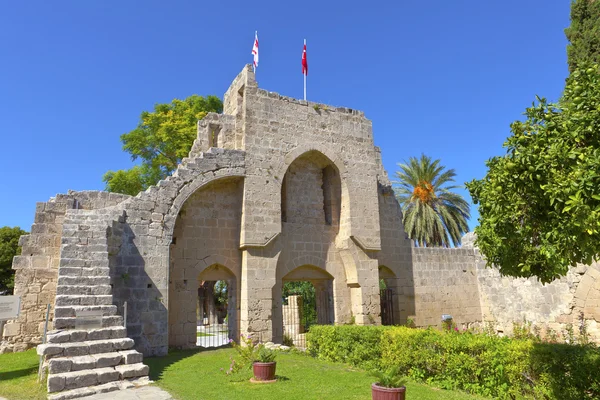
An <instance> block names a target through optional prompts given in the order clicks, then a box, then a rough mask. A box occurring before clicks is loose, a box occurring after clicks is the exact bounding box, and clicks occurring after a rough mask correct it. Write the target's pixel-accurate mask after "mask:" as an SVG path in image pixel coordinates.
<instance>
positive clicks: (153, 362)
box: [144, 345, 231, 381]
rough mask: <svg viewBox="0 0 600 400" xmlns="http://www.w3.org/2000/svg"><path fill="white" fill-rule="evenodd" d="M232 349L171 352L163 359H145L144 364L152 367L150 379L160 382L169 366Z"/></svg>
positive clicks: (199, 348)
mask: <svg viewBox="0 0 600 400" xmlns="http://www.w3.org/2000/svg"><path fill="white" fill-rule="evenodd" d="M230 347H231V346H230V345H225V346H220V347H210V348H204V347H197V348H195V349H189V350H170V351H169V354H167V355H166V356H163V357H148V358H144V364H146V365H148V366H149V367H150V373H149V378H150V379H151V380H153V381H156V380H160V378H161V377H162V374H163V372H164V371H165V369H167V368H168V367H169V366H171V365H173V364H175V363H177V362H179V361H181V360H184V359H186V358H188V357H193V356H195V355H196V354H199V353H204V352H207V351H215V350H220V349H227V348H230Z"/></svg>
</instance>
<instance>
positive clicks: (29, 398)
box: [0, 348, 481, 400]
mask: <svg viewBox="0 0 600 400" xmlns="http://www.w3.org/2000/svg"><path fill="white" fill-rule="evenodd" d="M236 354H237V353H236V352H235V350H233V349H231V348H225V349H218V350H190V351H176V352H172V353H170V354H169V355H168V356H166V357H152V358H147V359H145V360H144V362H145V363H146V364H148V365H149V366H150V378H151V379H152V380H154V381H156V384H157V385H158V386H160V387H162V388H163V389H165V390H167V391H168V392H170V393H171V394H172V395H173V396H174V397H175V398H177V399H181V400H184V399H190V400H191V399H193V400H200V399H207V400H213V399H214V400H229V399H233V400H236V399H240V400H246V399H248V400H252V399H257V400H263V399H264V400H268V399H277V400H281V399H286V400H294V399H298V400H300V399H340V400H341V399H363V400H367V399H370V398H371V383H372V382H373V380H374V378H373V377H372V376H370V375H368V374H367V373H366V372H364V371H361V370H358V369H356V368H352V367H349V366H347V365H344V364H337V363H331V362H327V361H320V360H316V359H313V358H310V357H308V356H305V355H301V354H288V353H280V354H279V355H278V356H277V377H278V381H277V382H276V383H274V384H252V383H250V382H248V380H249V379H250V377H251V372H250V371H243V372H241V373H239V374H236V375H233V376H227V375H225V373H224V372H222V371H221V368H223V369H224V370H227V369H228V368H229V362H230V361H229V357H230V356H235V355H236ZM37 366H38V357H37V355H36V353H35V350H29V351H27V352H24V353H11V354H2V355H0V397H6V398H7V399H9V400H37V399H45V398H46V390H45V386H44V385H40V384H38V383H37ZM406 387H407V391H406V395H407V399H409V400H410V399H414V400H434V399H435V400H441V399H444V400H469V399H470V400H474V399H481V397H475V396H470V395H468V394H465V393H462V392H455V391H448V390H441V389H436V388H432V387H430V386H426V385H421V384H418V383H412V382H409V383H408V384H407V385H406Z"/></svg>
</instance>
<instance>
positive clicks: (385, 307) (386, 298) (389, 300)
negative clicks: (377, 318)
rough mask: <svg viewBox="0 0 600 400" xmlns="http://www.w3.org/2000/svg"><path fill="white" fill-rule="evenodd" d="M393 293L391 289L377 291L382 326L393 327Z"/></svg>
mask: <svg viewBox="0 0 600 400" xmlns="http://www.w3.org/2000/svg"><path fill="white" fill-rule="evenodd" d="M393 296H394V292H393V291H392V289H382V290H380V291H379V303H380V304H381V323H382V324H383V325H394V301H393Z"/></svg>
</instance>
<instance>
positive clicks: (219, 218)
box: [168, 177, 243, 348]
mask: <svg viewBox="0 0 600 400" xmlns="http://www.w3.org/2000/svg"><path fill="white" fill-rule="evenodd" d="M242 201H243V179H240V178H238V177H227V178H222V179H219V180H214V181H212V182H210V183H208V184H205V185H203V186H201V187H199V188H198V189H197V190H196V191H195V192H193V193H192V194H190V195H189V196H188V197H187V199H186V201H185V202H184V203H183V204H182V205H181V208H180V211H179V212H178V214H177V218H176V222H175V224H174V228H173V239H172V242H171V246H170V256H169V271H170V273H169V299H168V310H169V346H172V347H178V348H191V347H195V346H196V344H197V340H196V335H197V330H198V329H199V328H198V326H204V325H205V324H204V322H205V321H204V318H205V314H206V315H207V319H208V323H207V324H208V325H210V324H212V325H214V324H217V323H221V324H223V321H222V318H221V321H219V319H218V318H217V317H216V314H215V313H216V310H215V309H213V310H212V311H211V303H210V301H212V300H210V299H205V301H206V302H205V303H203V306H202V315H198V312H200V311H199V308H200V304H199V301H200V300H199V299H200V297H201V295H202V294H204V295H205V296H209V297H210V296H212V292H211V291H212V290H213V289H214V286H215V284H216V282H217V281H225V282H227V287H228V296H229V297H230V298H229V302H228V303H227V316H228V318H227V323H226V325H227V331H228V336H229V338H232V339H237V336H238V334H239V312H238V310H239V299H240V296H239V288H240V278H241V263H242V256H241V251H240V249H239V238H240V227H241V213H242ZM199 289H200V290H199ZM209 300H210V301H209ZM213 305H214V304H213ZM204 308H206V310H205V309H204ZM206 311H208V312H206ZM211 312H212V313H213V314H211Z"/></svg>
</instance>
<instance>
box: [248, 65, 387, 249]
mask: <svg viewBox="0 0 600 400" xmlns="http://www.w3.org/2000/svg"><path fill="white" fill-rule="evenodd" d="M242 75H245V76H246V84H245V86H244V95H243V96H244V107H245V108H244V113H245V124H244V125H245V132H244V134H245V139H244V140H245V143H244V150H245V151H246V152H247V154H248V158H247V160H246V162H247V175H248V179H247V180H246V193H245V201H244V206H245V213H244V220H243V221H242V225H243V228H242V245H247V246H264V245H265V244H266V243H268V241H269V240H271V239H273V238H274V237H275V236H276V235H278V234H279V233H280V232H281V219H280V218H281V217H280V211H279V203H280V188H281V184H282V178H283V176H284V174H285V171H286V169H287V166H288V165H289V164H291V162H293V161H294V159H295V158H297V157H298V156H300V155H302V154H303V153H304V152H306V151H309V150H317V151H319V152H321V153H323V154H325V156H327V157H328V158H330V159H331V161H332V162H333V163H334V164H335V165H336V166H337V168H338V169H339V170H340V174H341V178H342V187H343V191H344V193H345V194H346V196H348V200H349V201H347V204H344V205H343V207H344V206H346V207H347V208H348V209H349V214H348V215H347V216H346V218H343V220H342V226H341V229H340V234H342V235H343V236H345V237H350V236H353V237H354V238H355V239H356V240H357V241H358V242H359V243H360V244H361V246H362V247H363V248H365V249H367V250H379V249H380V246H381V243H380V237H379V213H378V209H377V172H378V170H379V166H378V165H377V163H376V159H377V157H376V154H375V152H376V151H375V146H374V145H373V134H372V124H371V121H369V120H368V119H366V118H365V117H364V114H363V113H362V112H359V111H356V110H350V109H347V108H342V107H340V108H333V107H329V106H324V105H319V104H316V103H310V102H306V101H303V100H296V99H292V98H289V97H284V96H281V95H279V94H277V93H273V92H268V91H266V90H262V89H259V88H258V87H257V86H256V81H255V80H254V74H253V73H252V71H251V70H250V69H245V70H244V71H243V73H242ZM248 211H251V212H248ZM258 216H260V217H262V220H257V219H255V218H256V217H258Z"/></svg>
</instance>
